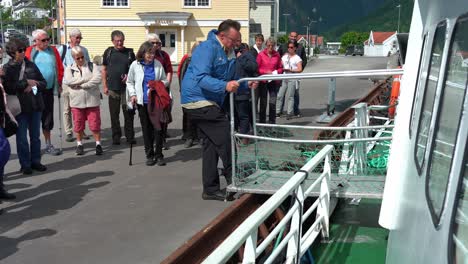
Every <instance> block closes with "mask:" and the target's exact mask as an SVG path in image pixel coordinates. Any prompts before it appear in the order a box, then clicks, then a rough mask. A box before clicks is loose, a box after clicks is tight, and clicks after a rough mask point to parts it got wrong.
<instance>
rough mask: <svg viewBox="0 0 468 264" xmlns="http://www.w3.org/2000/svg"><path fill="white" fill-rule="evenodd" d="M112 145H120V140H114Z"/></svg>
mask: <svg viewBox="0 0 468 264" xmlns="http://www.w3.org/2000/svg"><path fill="white" fill-rule="evenodd" d="M112 145H120V140H112Z"/></svg>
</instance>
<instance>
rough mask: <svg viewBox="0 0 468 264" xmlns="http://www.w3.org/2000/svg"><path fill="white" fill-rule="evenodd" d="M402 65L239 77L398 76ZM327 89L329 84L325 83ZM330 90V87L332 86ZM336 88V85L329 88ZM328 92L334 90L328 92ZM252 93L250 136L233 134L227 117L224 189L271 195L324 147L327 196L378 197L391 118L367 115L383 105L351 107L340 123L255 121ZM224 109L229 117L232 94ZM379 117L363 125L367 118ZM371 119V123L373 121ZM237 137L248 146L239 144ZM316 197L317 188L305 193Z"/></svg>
mask: <svg viewBox="0 0 468 264" xmlns="http://www.w3.org/2000/svg"><path fill="white" fill-rule="evenodd" d="M402 73H403V70H402V69H394V70H364V71H344V72H323V73H301V74H282V75H262V76H260V77H255V78H244V79H241V80H239V81H240V82H244V81H261V80H300V79H320V78H331V79H333V80H335V79H336V78H344V77H376V76H389V75H400V74H402ZM329 88H330V87H329ZM332 88H333V87H332ZM335 89H336V88H335ZM329 94H332V95H333V96H334V94H335V92H334V91H333V92H329ZM251 96H252V111H253V114H252V119H253V122H252V123H253V124H252V126H253V135H249V134H241V133H237V132H236V131H235V128H234V119H233V118H231V146H232V151H233V155H232V165H233V166H232V175H233V181H232V184H231V185H229V186H228V187H227V191H228V192H237V193H259V194H274V193H275V192H277V191H278V190H279V189H280V188H281V186H283V185H284V184H286V183H287V182H288V180H290V179H292V177H293V176H294V175H295V173H296V172H297V171H300V170H301V167H302V166H303V164H307V163H308V162H309V161H310V160H312V159H313V158H314V157H315V155H317V154H318V153H320V151H321V150H322V149H324V148H325V146H327V145H330V144H331V145H333V151H332V152H331V153H330V175H331V176H330V183H329V184H330V195H332V196H334V197H341V198H381V197H382V194H383V189H384V184H385V174H386V167H384V166H383V164H382V163H385V159H386V157H388V154H389V153H388V152H389V147H390V142H391V139H392V129H393V127H394V126H393V124H392V123H391V122H392V120H389V119H388V118H384V117H378V116H372V115H369V113H370V110H373V111H375V110H382V109H386V108H388V106H367V105H366V104H364V103H361V104H357V105H355V106H353V108H355V119H354V121H353V122H351V123H350V124H349V125H348V126H346V127H324V126H298V125H281V124H263V123H257V120H256V113H255V112H256V111H255V109H256V105H255V102H256V100H255V93H251ZM230 112H231V116H234V98H233V95H232V94H231V97H230ZM375 120H377V121H379V122H378V123H377V125H369V122H370V121H375ZM373 123H375V122H373ZM241 139H249V140H250V141H251V142H252V144H248V145H243V144H242V140H241ZM324 167H325V163H324V162H322V163H321V164H317V165H316V166H315V167H314V170H313V171H311V172H309V173H308V175H307V177H306V178H305V179H304V182H303V187H304V188H306V189H307V188H309V187H310V186H314V183H315V182H316V180H317V179H319V178H320V177H321V175H322V171H323V169H324ZM307 195H308V196H314V197H318V196H319V195H320V188H319V186H315V188H313V189H311V190H310V191H309V192H307Z"/></svg>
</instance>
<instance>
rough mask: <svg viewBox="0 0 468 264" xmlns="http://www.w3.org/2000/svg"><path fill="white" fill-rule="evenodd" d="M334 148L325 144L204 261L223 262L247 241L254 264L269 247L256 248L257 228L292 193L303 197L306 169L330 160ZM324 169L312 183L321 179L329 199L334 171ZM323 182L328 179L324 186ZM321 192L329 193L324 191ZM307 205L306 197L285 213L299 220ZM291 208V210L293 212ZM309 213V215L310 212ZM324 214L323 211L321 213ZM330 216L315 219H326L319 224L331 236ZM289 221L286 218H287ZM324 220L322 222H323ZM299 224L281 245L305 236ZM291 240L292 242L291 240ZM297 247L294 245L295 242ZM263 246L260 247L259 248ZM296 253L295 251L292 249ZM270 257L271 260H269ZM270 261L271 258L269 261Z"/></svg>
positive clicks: (247, 255)
mask: <svg viewBox="0 0 468 264" xmlns="http://www.w3.org/2000/svg"><path fill="white" fill-rule="evenodd" d="M332 151H333V146H332V145H327V146H325V147H323V149H322V150H321V151H320V152H319V153H317V155H316V156H315V157H313V158H312V159H311V160H310V161H309V162H307V163H306V164H305V165H304V166H303V167H302V168H301V170H300V171H298V172H296V173H295V174H294V175H293V176H292V177H291V179H289V180H288V181H287V182H286V183H285V184H284V185H283V186H282V187H281V188H280V189H279V190H278V191H277V192H276V193H275V194H273V195H272V196H271V197H270V198H269V199H268V200H267V201H266V202H265V203H264V204H263V205H262V206H260V208H258V209H257V210H256V211H255V212H254V213H252V214H251V215H250V216H249V217H248V218H247V219H246V220H245V221H244V222H243V223H242V224H241V225H240V226H239V227H238V228H237V229H236V230H234V231H233V232H232V234H231V235H230V236H229V237H227V238H226V240H224V241H223V243H222V244H221V245H220V246H219V247H218V248H217V249H216V250H215V251H213V252H212V253H211V255H209V256H208V257H207V258H206V259H205V260H204V261H203V263H206V264H208V263H224V262H226V261H228V260H229V258H230V257H231V256H232V255H233V254H234V253H235V252H237V250H238V249H239V248H240V247H241V246H242V245H243V244H244V242H246V245H245V251H244V263H253V262H255V258H256V257H257V256H259V255H260V254H261V253H262V251H263V250H265V249H266V244H265V243H262V244H261V245H260V246H259V247H257V243H256V236H257V230H258V227H259V226H260V225H261V224H262V223H263V222H264V221H265V220H266V219H267V218H268V217H269V216H270V215H271V214H272V213H273V212H274V211H275V210H276V209H277V208H278V207H279V206H280V205H281V204H282V203H283V202H284V201H285V200H286V199H287V198H288V197H289V196H290V195H292V194H293V193H296V194H297V195H298V196H302V197H303V194H304V193H303V192H302V188H301V185H302V183H303V182H304V180H305V179H306V177H307V173H305V171H307V172H308V173H310V172H311V171H313V170H314V169H315V168H316V167H317V166H318V165H319V164H321V162H322V160H324V159H325V161H326V162H325V163H327V162H328V163H330V154H331V152H332ZM324 170H325V171H326V172H327V173H326V176H327V177H321V180H316V181H315V182H314V183H313V185H314V186H317V184H318V182H319V181H320V182H322V185H321V195H320V196H324V197H327V198H328V199H329V198H330V194H329V192H330V189H329V187H328V181H329V179H330V177H331V171H330V166H325V168H324ZM324 181H325V182H327V183H326V184H325V185H324ZM323 186H327V187H328V188H324V187H323ZM322 192H326V193H325V194H324V193H322ZM303 204H304V199H302V200H301V203H300V204H299V202H298V200H296V202H295V203H294V205H293V206H292V207H291V209H290V212H288V213H287V214H286V215H287V216H288V217H289V216H291V217H292V220H291V223H295V222H296V223H299V222H298V220H299V218H298V217H299V214H301V215H302V211H300V210H302V209H303V208H302V206H303ZM328 204H329V201H328V202H327V203H326V205H324V204H323V201H322V202H319V205H320V206H319V208H317V210H319V209H320V210H322V211H321V212H323V210H326V211H328V207H327V205H328ZM291 211H292V212H291ZM309 215H310V214H309ZM321 215H323V213H321ZM326 218H327V219H326V220H325V219H324V217H320V218H318V219H317V220H316V221H326V224H320V226H321V227H322V226H323V227H324V228H327V230H326V231H325V232H326V234H327V235H328V213H327V217H326ZM284 223H286V220H285V221H284ZM320 223H321V222H320ZM318 224H319V223H316V224H315V225H318ZM299 225H300V226H302V223H299ZM282 226H283V223H281V224H280V225H277V226H276V227H275V229H278V230H279V229H281V227H282ZM300 226H295V227H291V228H290V231H289V233H288V234H286V238H288V239H287V241H285V240H283V241H282V242H281V243H280V246H282V247H284V246H285V245H286V243H288V244H291V242H292V241H296V242H297V241H300V240H301V237H302V235H301V234H300V232H299V230H301V228H300ZM277 233H278V232H277V231H276V230H273V231H272V233H270V235H269V236H267V238H266V239H265V240H266V241H270V242H271V240H272V239H271V237H272V236H273V235H276V234H277ZM290 240H291V241H290ZM292 247H293V248H294V245H292ZM280 248H281V247H278V248H277V249H276V250H274V251H273V252H272V256H274V255H275V254H277V253H278V251H279V250H280ZM257 249H261V250H257ZM290 251H291V250H290V245H288V256H290V255H291V254H290ZM292 252H293V253H294V254H295V252H294V251H292ZM269 260H270V259H269ZM267 262H269V261H267Z"/></svg>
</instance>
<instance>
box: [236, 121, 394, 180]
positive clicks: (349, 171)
mask: <svg viewBox="0 0 468 264" xmlns="http://www.w3.org/2000/svg"><path fill="white" fill-rule="evenodd" d="M257 131H258V135H259V136H262V137H268V138H279V139H297V140H312V139H337V138H338V139H345V138H356V136H355V131H354V130H350V131H349V132H346V131H327V130H326V131H317V130H311V129H305V128H284V127H261V126H259V127H257ZM368 133H369V137H373V136H375V135H376V133H377V131H371V130H369V131H368ZM384 136H388V135H387V134H384ZM244 143H245V142H243V141H242V140H241V138H238V137H236V165H235V166H236V175H235V177H234V179H235V183H238V184H242V183H243V182H248V181H249V179H255V180H256V181H257V180H258V176H259V175H261V177H274V175H278V173H279V172H284V174H287V175H291V176H292V175H293V173H294V172H295V171H298V170H300V168H301V167H302V166H304V164H306V163H307V162H308V161H309V160H311V159H312V158H313V157H314V156H315V155H317V153H318V152H319V151H320V150H321V149H322V148H323V147H324V146H325V145H327V144H326V143H313V144H312V143H284V142H271V141H267V140H261V139H256V140H254V139H250V140H249V144H247V145H246V144H244ZM333 145H334V150H333V152H332V155H331V165H332V166H331V168H332V173H334V174H340V175H345V176H349V175H359V176H363V175H375V176H378V175H382V176H383V175H385V174H386V172H387V159H388V155H389V145H390V142H384V141H381V142H376V141H373V142H363V143H337V144H333ZM358 148H361V149H368V148H372V149H371V150H370V151H368V152H367V154H364V155H367V164H366V165H367V167H366V168H365V170H362V169H359V170H358V169H357V166H356V156H357V154H356V153H357V149H358ZM365 158H366V157H365ZM323 166H324V164H323V162H322V164H319V165H318V166H317V167H316V169H315V170H314V172H317V173H319V172H322V171H323Z"/></svg>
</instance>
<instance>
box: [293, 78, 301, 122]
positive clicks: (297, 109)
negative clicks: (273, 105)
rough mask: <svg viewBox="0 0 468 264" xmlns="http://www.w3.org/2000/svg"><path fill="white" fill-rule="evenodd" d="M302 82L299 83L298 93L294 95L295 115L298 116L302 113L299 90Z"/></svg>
mask: <svg viewBox="0 0 468 264" xmlns="http://www.w3.org/2000/svg"><path fill="white" fill-rule="evenodd" d="M300 86H301V85H300V82H299V81H298V82H297V88H296V92H295V93H294V115H298V114H300V113H301V111H300V110H299V88H300Z"/></svg>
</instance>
